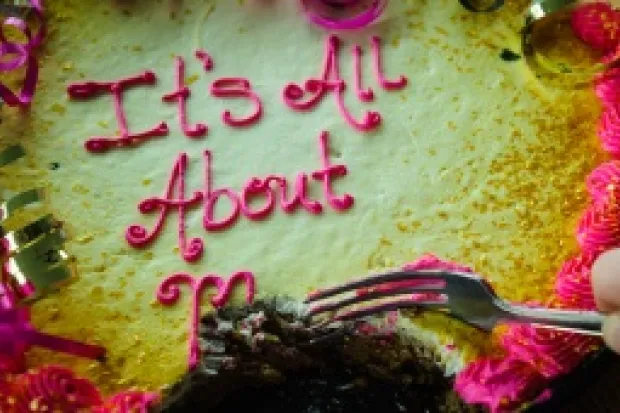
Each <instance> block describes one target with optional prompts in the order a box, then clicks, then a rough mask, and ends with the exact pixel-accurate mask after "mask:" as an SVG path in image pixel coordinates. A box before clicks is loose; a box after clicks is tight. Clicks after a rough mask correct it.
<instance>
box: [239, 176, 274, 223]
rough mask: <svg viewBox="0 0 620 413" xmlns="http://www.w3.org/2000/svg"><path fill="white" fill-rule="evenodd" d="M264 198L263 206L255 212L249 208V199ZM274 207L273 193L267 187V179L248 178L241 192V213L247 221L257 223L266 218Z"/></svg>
mask: <svg viewBox="0 0 620 413" xmlns="http://www.w3.org/2000/svg"><path fill="white" fill-rule="evenodd" d="M261 195H262V196H264V197H265V205H264V206H263V207H262V208H260V209H259V210H257V211H252V209H251V208H250V198H253V197H258V196H261ZM274 206H275V199H274V195H273V191H272V190H271V188H270V187H269V179H265V180H261V179H259V178H250V180H249V181H248V183H247V184H245V186H244V187H243V190H242V191H241V211H242V212H243V215H245V216H246V217H247V218H248V219H251V220H254V221H259V220H262V219H265V218H267V217H268V216H269V215H270V214H271V212H272V211H273V208H274Z"/></svg>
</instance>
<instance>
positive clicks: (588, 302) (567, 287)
mask: <svg viewBox="0 0 620 413" xmlns="http://www.w3.org/2000/svg"><path fill="white" fill-rule="evenodd" d="M596 256H597V255H596V254H594V253H591V252H590V253H588V252H586V253H582V254H579V255H578V256H577V257H575V258H571V259H570V260H568V261H566V262H565V263H564V265H563V266H562V268H561V269H560V271H559V272H558V276H557V279H556V282H555V294H556V296H557V297H558V299H559V301H560V303H561V304H562V305H563V306H565V307H570V308H579V309H586V310H595V309H596V303H595V302H594V295H593V294H592V280H591V277H592V275H591V269H592V264H593V263H594V260H595V259H596Z"/></svg>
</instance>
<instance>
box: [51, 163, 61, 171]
mask: <svg viewBox="0 0 620 413" xmlns="http://www.w3.org/2000/svg"><path fill="white" fill-rule="evenodd" d="M50 169H51V170H52V171H55V170H57V169H60V164H59V163H58V162H52V163H50Z"/></svg>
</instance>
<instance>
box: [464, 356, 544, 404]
mask: <svg viewBox="0 0 620 413" xmlns="http://www.w3.org/2000/svg"><path fill="white" fill-rule="evenodd" d="M544 383H545V379H544V377H543V376H541V375H540V373H538V372H537V371H536V369H535V368H533V367H532V365H530V364H529V363H525V362H523V361H521V360H519V359H516V358H511V357H507V358H485V359H481V360H477V361H475V362H473V363H470V364H469V365H467V367H465V369H463V370H462V371H461V372H460V373H459V374H458V375H457V376H456V381H455V383H454V387H455V389H456V391H457V392H458V393H459V395H460V396H461V397H462V398H463V400H465V401H466V402H467V403H470V404H482V405H485V406H488V407H489V409H490V411H491V412H492V413H508V412H514V411H515V410H516V409H517V408H518V407H519V406H520V404H521V403H522V401H523V400H531V399H533V398H534V397H536V395H537V393H538V392H539V391H540V387H541V386H542V385H544Z"/></svg>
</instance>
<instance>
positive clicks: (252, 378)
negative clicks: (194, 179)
mask: <svg viewBox="0 0 620 413" xmlns="http://www.w3.org/2000/svg"><path fill="white" fill-rule="evenodd" d="M298 308H299V306H298V305H297V304H295V303H293V302H291V301H288V300H281V299H274V300H272V301H269V302H265V301H262V302H258V303H255V304H254V305H252V306H248V307H243V308H229V309H224V310H221V311H219V312H217V313H214V314H212V315H209V316H206V317H205V318H203V320H202V324H201V334H200V335H201V345H202V347H203V354H204V355H203V358H202V360H201V365H200V366H199V367H198V368H197V369H196V370H194V371H193V372H190V373H188V374H187V375H185V376H184V377H183V378H182V379H181V380H180V381H179V382H178V383H177V384H176V385H174V386H173V387H172V388H171V389H170V391H169V392H168V394H167V395H166V397H165V398H164V400H163V402H162V404H161V406H160V412H162V413H163V412H195V411H197V410H196V409H200V411H202V412H214V413H215V412H217V413H219V412H240V411H243V410H242V409H246V408H251V409H252V411H253V412H287V413H302V412H303V413H306V412H307V413H310V412H316V413H337V412H382V413H383V412H385V413H390V412H470V411H475V410H474V409H473V408H472V407H467V406H465V405H464V404H463V403H462V402H461V401H460V400H459V399H458V397H457V396H456V394H454V393H453V392H452V383H451V380H450V379H449V378H447V377H445V375H444V373H443V371H442V370H441V368H440V367H439V366H438V365H437V364H436V362H435V355H434V354H433V353H432V352H431V351H430V350H428V349H426V348H424V347H423V346H422V345H420V344H419V343H415V342H411V341H410V340H407V342H405V340H404V339H402V338H401V337H400V336H399V335H398V334H392V335H387V336H386V335H384V334H379V335H370V334H360V333H359V330H360V329H359V327H360V325H359V323H358V324H354V323H345V324H342V323H341V324H337V325H335V324H323V325H319V326H316V325H311V324H310V322H309V320H307V319H305V318H304V317H301V316H299V311H298Z"/></svg>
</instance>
